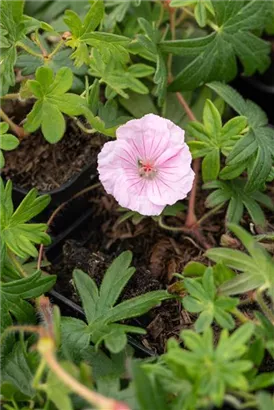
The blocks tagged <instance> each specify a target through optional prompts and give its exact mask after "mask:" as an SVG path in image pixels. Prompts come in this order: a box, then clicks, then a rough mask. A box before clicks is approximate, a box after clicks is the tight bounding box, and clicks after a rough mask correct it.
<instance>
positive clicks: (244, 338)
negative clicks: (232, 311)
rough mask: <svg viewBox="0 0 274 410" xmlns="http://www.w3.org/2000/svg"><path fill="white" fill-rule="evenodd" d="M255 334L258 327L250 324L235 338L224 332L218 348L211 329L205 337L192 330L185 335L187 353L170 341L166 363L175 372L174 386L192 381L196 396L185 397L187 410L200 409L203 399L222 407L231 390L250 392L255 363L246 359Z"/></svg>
mask: <svg viewBox="0 0 274 410" xmlns="http://www.w3.org/2000/svg"><path fill="white" fill-rule="evenodd" d="M253 331H254V326H253V325H252V324H250V323H248V324H245V325H243V326H241V327H240V328H239V329H237V330H236V331H235V332H234V333H232V334H231V335H229V334H228V332H227V330H223V331H222V332H221V335H220V338H219V341H218V344H217V346H216V347H215V346H214V341H213V331H212V329H211V328H208V329H207V330H206V331H205V332H204V333H203V334H202V335H198V334H197V333H195V332H193V331H191V330H185V331H183V332H182V333H181V338H182V340H183V342H184V346H185V348H184V349H182V348H181V347H180V346H179V344H178V343H177V342H175V340H172V339H171V340H170V341H169V343H168V348H167V353H166V354H165V355H164V356H163V360H164V362H165V363H166V364H167V367H168V368H169V369H170V370H171V372H172V380H173V383H174V384H175V385H176V384H178V383H179V382H181V383H183V382H184V381H188V382H190V388H192V389H193V392H195V395H192V397H188V398H187V397H185V400H186V399H188V400H186V401H188V406H187V405H186V404H185V405H184V407H183V409H192V408H197V407H196V406H197V404H198V399H199V398H202V397H209V398H210V399H211V400H212V402H213V403H214V404H215V405H217V406H221V405H222V403H223V400H224V395H225V392H226V391H227V390H228V389H233V390H236V391H246V390H248V381H247V378H246V375H245V374H246V372H247V371H248V370H250V369H251V368H252V362H251V361H249V360H245V359H244V358H243V355H244V354H245V352H246V351H247V342H248V341H249V339H250V337H251V335H252V333H253ZM190 396H191V395H190ZM191 398H192V402H191V403H189V400H190V399H191ZM181 400H182V397H181ZM191 405H192V406H191ZM195 405H196V406H195ZM193 406H195V407H193Z"/></svg>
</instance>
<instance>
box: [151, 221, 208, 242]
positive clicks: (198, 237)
mask: <svg viewBox="0 0 274 410" xmlns="http://www.w3.org/2000/svg"><path fill="white" fill-rule="evenodd" d="M158 224H159V226H160V227H161V228H162V229H165V230H167V231H172V232H184V233H185V234H186V235H190V236H193V237H194V238H195V239H196V240H197V241H198V242H199V243H200V244H201V245H202V246H203V247H204V249H209V248H211V245H210V244H209V243H207V241H206V239H205V237H204V236H203V235H202V233H201V232H200V231H199V229H197V227H196V226H194V227H192V228H188V227H187V226H178V227H176V226H170V225H167V224H166V223H165V222H164V220H163V217H162V216H159V217H158ZM187 238H188V237H187ZM188 239H190V238H188ZM196 246H198V245H196Z"/></svg>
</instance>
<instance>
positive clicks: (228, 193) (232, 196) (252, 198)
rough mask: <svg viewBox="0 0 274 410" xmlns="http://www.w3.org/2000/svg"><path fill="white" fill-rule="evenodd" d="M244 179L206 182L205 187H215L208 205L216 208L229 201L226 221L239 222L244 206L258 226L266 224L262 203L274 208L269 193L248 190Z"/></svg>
mask: <svg viewBox="0 0 274 410" xmlns="http://www.w3.org/2000/svg"><path fill="white" fill-rule="evenodd" d="M246 184H247V182H246V181H245V180H244V179H240V178H237V179H234V180H231V181H212V182H208V183H206V184H204V186H203V188H204V189H215V191H214V192H212V193H211V194H209V196H208V197H207V199H206V202H205V204H206V206H207V207H209V208H214V207H215V206H218V205H224V204H225V203H226V202H227V201H229V204H228V207H227V211H226V222H227V223H230V222H233V223H239V222H240V220H241V218H242V216H243V211H244V208H246V210H247V211H248V213H249V215H250V217H251V219H252V220H253V222H254V223H255V224H256V225H258V226H262V227H263V226H265V225H266V219H265V215H264V213H263V211H262V208H261V206H260V205H263V206H264V207H266V208H268V209H270V210H274V204H273V202H272V200H271V198H269V196H268V195H266V194H263V193H262V192H260V191H254V192H248V191H247V190H246Z"/></svg>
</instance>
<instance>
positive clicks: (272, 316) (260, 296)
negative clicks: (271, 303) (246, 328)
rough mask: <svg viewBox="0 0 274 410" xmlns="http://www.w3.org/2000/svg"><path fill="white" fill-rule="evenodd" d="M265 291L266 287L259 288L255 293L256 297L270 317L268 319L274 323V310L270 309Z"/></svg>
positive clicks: (263, 310)
mask: <svg viewBox="0 0 274 410" xmlns="http://www.w3.org/2000/svg"><path fill="white" fill-rule="evenodd" d="M264 291H265V288H264V287H261V288H259V289H258V290H257V291H256V293H255V299H256V302H257V303H258V305H259V306H260V308H261V310H262V312H263V313H264V314H265V316H266V317H267V318H268V320H269V321H270V322H271V323H273V324H274V313H273V312H272V310H271V309H269V307H268V306H267V304H266V302H265V300H264Z"/></svg>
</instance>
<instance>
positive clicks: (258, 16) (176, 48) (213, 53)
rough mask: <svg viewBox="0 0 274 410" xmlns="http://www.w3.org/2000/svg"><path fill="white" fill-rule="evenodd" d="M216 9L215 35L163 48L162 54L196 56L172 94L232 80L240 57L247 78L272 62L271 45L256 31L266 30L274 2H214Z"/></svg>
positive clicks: (165, 43) (172, 87)
mask: <svg viewBox="0 0 274 410" xmlns="http://www.w3.org/2000/svg"><path fill="white" fill-rule="evenodd" d="M192 3H193V2H192ZM212 7H213V10H212V11H214V16H213V15H212V16H211V18H212V23H213V24H210V25H211V27H212V28H213V30H214V31H213V33H211V34H209V35H207V36H204V37H198V38H194V39H186V40H174V41H172V40H166V41H162V42H161V43H160V45H159V47H160V49H161V50H162V52H165V53H166V52H168V53H169V52H171V53H173V54H177V55H181V56H191V57H192V59H191V61H190V63H188V64H187V65H186V66H185V67H184V68H183V70H182V71H181V72H180V73H179V74H178V75H177V77H176V78H175V79H174V81H173V82H172V83H171V85H170V87H169V89H170V90H171V91H182V90H193V89H194V88H196V87H198V86H200V85H201V84H202V83H205V82H209V81H213V80H214V81H216V80H219V81H220V80H224V81H230V80H232V79H233V78H234V77H235V76H236V74H237V57H238V58H239V60H240V61H241V63H242V65H243V69H244V74H245V75H252V74H254V72H255V71H256V70H258V71H259V72H263V71H265V69H266V68H267V67H268V65H269V63H270V59H269V56H268V54H269V51H270V45H269V43H267V42H265V41H263V40H261V39H260V38H259V37H257V36H256V35H255V34H253V32H254V30H260V29H262V28H264V26H265V24H266V21H267V18H268V15H269V13H270V10H271V1H270V2H267V3H264V2H262V1H257V0H251V1H248V2H244V1H236V0H227V1H213V2H212ZM201 17H202V16H201V12H200V13H199V17H198V21H199V20H200V23H201V20H202V22H203V23H204V22H205V20H204V17H202V18H201Z"/></svg>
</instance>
